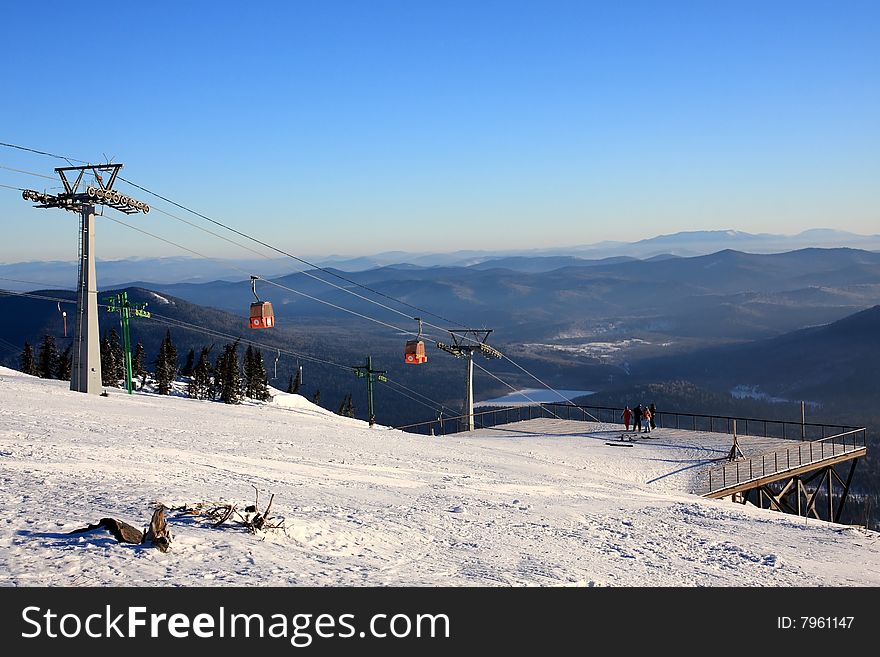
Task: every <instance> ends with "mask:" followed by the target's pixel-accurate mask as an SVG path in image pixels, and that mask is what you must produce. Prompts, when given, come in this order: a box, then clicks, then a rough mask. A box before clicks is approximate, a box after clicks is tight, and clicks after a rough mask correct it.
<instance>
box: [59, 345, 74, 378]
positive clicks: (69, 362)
mask: <svg viewBox="0 0 880 657" xmlns="http://www.w3.org/2000/svg"><path fill="white" fill-rule="evenodd" d="M72 350H73V344H69V345H67V348H66V349H65V350H64V351H62V352H61V355H60V356H59V357H58V378H59V379H61V380H62V381H70V373H71V370H72V367H73V353H72Z"/></svg>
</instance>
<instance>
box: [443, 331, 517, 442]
mask: <svg viewBox="0 0 880 657" xmlns="http://www.w3.org/2000/svg"><path fill="white" fill-rule="evenodd" d="M490 333H492V329H450V331H449V334H450V335H451V336H452V344H443V343H442V342H438V343H437V347H438V348H440V349H442V350H443V351H445V352H447V353H450V354H452V355H453V356H455V357H456V358H464V359H465V360H467V380H466V382H465V385H466V388H465V395H464V409H463V411H462V418H463V419H462V425H463V427H462V428H463V430H464V431H473V430H474V354H475V353H478V354H482V355H483V356H485V357H486V358H501V357H502V354H501V352H500V351H498V350H497V349H495V348H494V347H490V346H489V345H488V344H486V340H488V339H489V334H490ZM465 341H470V342H471V343H473V344H466V343H465Z"/></svg>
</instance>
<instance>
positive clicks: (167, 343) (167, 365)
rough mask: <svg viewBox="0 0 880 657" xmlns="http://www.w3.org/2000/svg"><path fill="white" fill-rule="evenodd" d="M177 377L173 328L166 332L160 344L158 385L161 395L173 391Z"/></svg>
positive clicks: (157, 365) (157, 372) (157, 357)
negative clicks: (172, 339)
mask: <svg viewBox="0 0 880 657" xmlns="http://www.w3.org/2000/svg"><path fill="white" fill-rule="evenodd" d="M176 378H177V348H176V347H175V346H174V343H173V342H172V341H171V329H168V330H167V331H166V332H165V338H164V339H163V340H162V344H161V345H159V354H158V355H157V356H156V387H157V392H158V393H159V394H160V395H167V394H170V393H171V387H172V384H173V383H174V379H176Z"/></svg>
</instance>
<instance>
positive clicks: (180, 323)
mask: <svg viewBox="0 0 880 657" xmlns="http://www.w3.org/2000/svg"><path fill="white" fill-rule="evenodd" d="M0 294H2V295H7V296H19V297H27V298H31V299H38V300H42V301H53V302H56V303H65V304H76V300H74V299H64V298H61V297H52V296H48V295H43V294H33V293H30V292H16V291H15V290H5V289H2V288H0ZM98 307H99V308H109V307H110V306H109V305H107V304H103V303H98ZM150 319H154V320H156V321H158V322H159V323H160V324H165V325H166V326H171V327H175V328H180V329H184V330H188V331H192V332H195V333H201V334H203V335H208V336H211V337H217V338H224V339H227V340H234V341H238V342H240V343H241V344H246V345H251V346H254V347H260V348H262V349H266V350H267V351H276V352H279V353H282V354H284V355H285V356H291V357H293V358H296V359H299V360H303V361H306V362H313V363H319V364H322V365H329V366H331V367H336V368H339V369H343V370H346V371H350V370H351V366H349V365H342V364H340V363H336V362H334V361H331V360H326V359H323V358H318V357H316V356H310V355H308V354H304V353H301V352H297V351H294V350H292V349H288V348H286V347H278V346H274V345H268V344H265V343H261V342H257V341H255V340H250V339H248V338H244V337H242V336H236V335H231V334H229V333H224V332H223V331H218V330H215V329H207V328H205V327H203V326H199V325H197V324H192V323H190V322H186V321H184V320H180V319H177V318H174V317H167V316H164V315H161V314H159V313H156V312H152V311H151V312H150ZM2 342H5V343H6V344H7V345H8V347H9V348H11V349H13V350H15V349H18V347H17V346H16V345H13V344H12V343H10V342H8V341H6V340H2ZM385 383H389V384H391V385H392V386H394V387H397V388H401V389H402V390H395V389H393V388H391V389H392V390H393V391H394V392H396V393H397V394H399V395H401V396H403V397H406V398H408V399H410V400H412V401H415V402H418V403H419V404H422V405H424V406H427V407H429V408H432V409H434V410H436V409H438V408H441V409H446V410H449V411H452V409H450V408H449V407H448V406H445V405H444V404H443V403H441V402H438V401H436V400H434V399H431V398H430V397H428V396H426V395H423V394H421V393H419V392H417V391H415V390H413V389H412V388H409V387H407V386H405V385H403V384H402V383H399V382H397V381H395V380H394V379H391V378H387V380H386V381H385ZM403 390H406V391H408V392H409V393H412V394H413V395H418V396H419V397H421V398H423V399H426V400H427V401H428V402H430V404H428V403H426V402H424V401H421V400H419V399H416V398H415V397H412V396H411V395H410V394H407V393H406V392H403ZM452 412H455V411H452Z"/></svg>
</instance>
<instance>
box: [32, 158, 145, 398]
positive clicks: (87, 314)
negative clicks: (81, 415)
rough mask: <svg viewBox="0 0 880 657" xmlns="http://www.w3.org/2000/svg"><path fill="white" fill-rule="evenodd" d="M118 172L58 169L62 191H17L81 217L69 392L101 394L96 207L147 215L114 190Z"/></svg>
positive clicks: (94, 167) (98, 167)
mask: <svg viewBox="0 0 880 657" xmlns="http://www.w3.org/2000/svg"><path fill="white" fill-rule="evenodd" d="M121 168H122V164H121V163H120V164H109V163H108V164H87V165H85V166H81V167H58V168H56V169H55V172H56V173H57V174H58V176H59V177H60V178H61V184H62V185H63V186H64V191H63V192H59V193H58V194H47V193H45V192H38V191H36V190H33V189H26V190H24V191H23V192H22V193H21V197H22V198H23V199H24V200H25V201H30V202H32V203H35V204H36V207H38V208H60V209H62V210H69V211H70V212H76V213H77V214H79V216H80V240H79V279H78V281H77V297H76V322H75V326H76V328H75V333H74V338H73V367H72V369H71V375H70V389H71V390H75V391H77V392H86V393H89V394H93V395H97V394H100V392H101V351H100V348H99V343H98V285H97V282H96V280H95V206H96V205H106V206H109V207H111V208H113V209H114V210H119V211H120V212H124V213H125V214H135V213H137V212H143V213H144V214H146V213H148V212H149V211H150V206H149V205H147V204H146V203H144V202H142V201H138V200H136V199H133V198H130V197H128V196H126V195H124V194H120V193H119V192H117V191H116V190H114V189H113V183H115V182H116V177H117V176H118V175H119V170H120V169H121ZM87 175H88V176H89V178H90V179H92V178H93V179H94V184H90V185H86V187H85V189H84V190H83V189H82V185H83V179H84V178H85V177H86V176H87ZM74 176H75V177H74ZM105 177H106V182H105Z"/></svg>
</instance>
